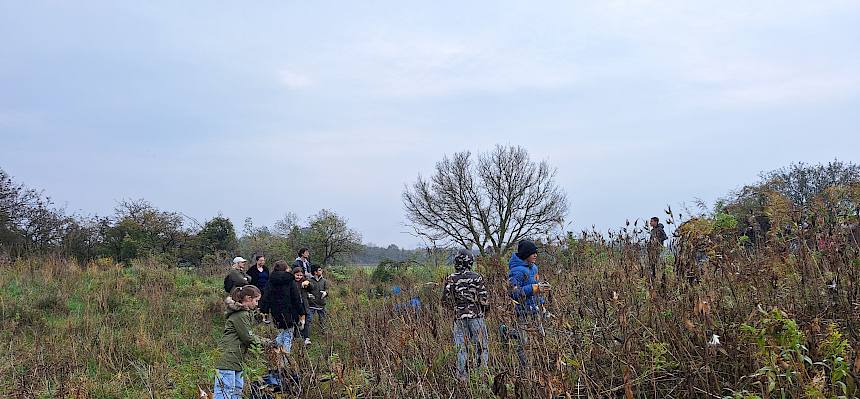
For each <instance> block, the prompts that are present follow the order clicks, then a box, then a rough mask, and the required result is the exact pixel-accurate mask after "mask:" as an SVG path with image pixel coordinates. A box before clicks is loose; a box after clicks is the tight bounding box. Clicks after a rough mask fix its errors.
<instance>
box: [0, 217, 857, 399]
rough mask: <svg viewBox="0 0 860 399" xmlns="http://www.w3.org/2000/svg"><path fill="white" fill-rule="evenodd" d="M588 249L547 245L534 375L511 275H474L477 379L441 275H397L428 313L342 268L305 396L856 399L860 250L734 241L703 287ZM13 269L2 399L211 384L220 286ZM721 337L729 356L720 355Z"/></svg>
mask: <svg viewBox="0 0 860 399" xmlns="http://www.w3.org/2000/svg"><path fill="white" fill-rule="evenodd" d="M593 237H594V236H588V235H586V236H584V237H578V239H576V240H567V239H565V240H563V241H560V242H556V243H553V244H551V245H548V246H546V247H545V252H544V253H543V254H542V255H541V256H542V257H541V261H540V262H539V263H541V271H542V276H543V278H544V279H545V280H547V281H549V282H551V283H552V284H553V287H554V291H553V292H552V294H551V295H550V296H549V298H548V299H549V302H548V306H547V309H548V310H549V311H550V312H551V313H552V314H553V317H550V318H549V319H548V320H547V321H546V323H545V326H546V335H543V336H541V335H539V334H533V335H532V336H531V347H530V348H529V356H530V359H531V361H532V367H531V368H530V369H528V370H523V369H521V368H520V367H519V366H517V361H516V356H515V355H514V351H513V348H512V347H511V346H510V345H509V344H508V343H505V342H502V341H501V339H500V335H499V333H498V326H499V324H500V323H505V324H507V325H513V324H515V318H514V317H513V314H512V304H511V302H510V299H508V297H507V295H506V287H505V278H506V270H507V267H506V265H500V264H498V263H494V262H492V261H483V262H482V263H481V264H480V265H479V266H478V269H479V271H481V272H483V273H484V274H485V275H486V277H487V281H488V284H489V288H490V290H491V297H492V310H491V312H490V314H489V315H488V319H487V323H488V327H489V329H490V332H491V344H490V350H491V358H490V372H489V373H488V374H486V375H485V374H481V373H478V372H475V373H473V375H472V378H471V380H470V383H469V384H468V385H460V384H458V383H456V382H455V379H454V378H453V373H452V369H453V366H454V357H455V356H454V351H453V346H452V344H451V342H452V334H451V317H450V314H449V313H448V312H447V311H446V310H445V309H443V308H442V307H441V306H440V304H439V293H438V291H439V287H438V286H437V285H434V283H438V282H439V281H440V280H441V278H442V277H443V276H444V275H445V274H446V273H447V272H448V271H447V270H446V269H434V268H433V267H430V266H427V267H415V268H412V269H411V270H409V271H407V272H406V273H405V274H403V275H401V276H399V277H398V278H399V280H400V283H401V284H403V286H404V287H406V289H407V291H409V292H411V293H417V294H419V295H420V296H421V299H422V302H423V307H422V310H421V312H419V313H417V314H415V313H412V312H398V311H395V308H394V305H395V303H402V302H406V301H407V295H403V296H400V297H391V296H388V295H378V292H387V291H388V287H387V286H384V287H380V286H379V284H377V283H374V282H372V281H371V280H370V277H369V276H368V274H367V273H364V272H349V271H348V270H347V271H343V272H342V273H343V274H342V275H340V277H341V278H342V279H340V280H339V281H335V282H333V285H334V286H335V288H334V289H333V290H331V291H332V295H331V304H330V306H329V329H328V331H327V332H326V333H325V334H324V335H322V336H319V335H317V336H315V337H314V344H313V345H311V346H310V347H308V348H307V349H306V350H305V349H304V348H301V349H299V350H298V351H297V352H295V353H294V355H293V361H294V362H295V363H296V364H298V367H300V368H301V369H302V370H304V371H303V372H302V373H301V377H302V383H303V386H304V387H305V390H304V394H303V396H304V397H309V398H330V397H364V398H370V397H409V398H443V397H444V398H451V397H468V396H473V397H491V396H493V395H499V396H506V397H594V398H597V397H601V398H602V397H628V398H630V397H637V398H646V397H647V398H672V397H674V398H692V397H697V398H699V397H702V398H704V397H724V396H730V397H731V396H736V397H756V396H758V397H762V398H767V397H782V396H785V397H801V396H809V397H836V396H838V395H846V396H848V397H851V396H853V395H856V393H857V391H856V383H855V376H856V375H857V372H858V371H860V369H858V368H860V360H858V357H857V348H858V343H860V340H858V335H857V326H858V324H857V323H858V306H860V302H858V293H860V292H858V290H860V288H858V286H857V281H858V280H857V272H858V270H860V263H858V262H860V261H858V256H857V245H856V242H853V241H851V240H849V239H844V240H842V241H840V242H838V243H836V246H835V247H833V248H829V249H827V250H824V251H819V250H818V249H814V248H810V246H809V245H806V244H804V245H802V246H798V245H794V246H793V247H786V248H782V249H779V248H778V247H767V248H760V249H758V250H751V249H742V248H740V247H737V248H735V247H736V245H735V244H734V243H731V245H728V244H727V246H723V247H722V248H721V250H722V251H721V252H720V257H713V258H712V259H711V260H709V261H707V262H705V263H703V264H700V265H698V266H697V269H696V270H695V276H696V277H697V281H696V280H691V279H690V278H688V273H687V272H688V271H684V272H678V271H676V270H675V268H680V267H682V265H687V264H689V262H687V263H685V262H682V260H681V259H679V260H678V261H673V260H672V259H667V260H666V263H665V264H663V265H662V266H661V273H660V274H659V276H658V278H657V279H656V281H653V282H652V281H650V280H649V279H648V278H647V277H643V272H642V270H643V266H644V265H643V260H642V256H641V253H640V252H641V251H639V250H638V248H639V246H638V244H639V243H638V242H637V239H636V237H638V235H637V234H621V235H619V236H615V238H614V239H613V240H612V241H606V240H603V239H600V238H593ZM834 248H835V249H834ZM2 267H3V271H4V272H3V273H2V274H0V289H1V290H2V291H0V316H1V317H2V334H3V337H2V338H3V340H4V341H3V342H8V345H4V347H3V349H2V351H0V356H2V360H3V361H2V364H0V376H2V378H0V381H2V384H3V385H2V387H0V395H2V396H3V397H14V398H36V397H75V398H115V397H116V398H119V397H135V398H137V397H176V398H190V397H196V395H197V392H198V387H204V388H208V387H210V386H211V382H210V379H211V373H212V368H213V367H212V366H213V364H214V361H215V359H216V357H217V348H216V346H217V345H216V342H217V339H218V337H219V336H220V330H221V326H222V324H223V316H222V315H221V310H222V304H221V299H222V293H221V289H220V284H221V281H220V277H219V276H211V277H210V276H208V275H204V274H200V273H199V272H195V271H182V270H167V269H165V268H162V267H159V266H158V265H155V264H148V263H141V264H137V265H135V266H133V267H131V268H120V267H115V266H113V265H111V264H110V263H107V262H102V263H93V264H90V265H87V266H86V267H80V266H78V265H76V264H75V263H73V262H66V261H62V260H31V261H26V260H22V261H18V262H16V263H14V264H11V265H4V266H2ZM330 277H332V274H330ZM833 281H836V282H837V284H836V286H835V288H828V285H832V283H833ZM428 283H429V284H428ZM774 309H779V310H780V311H779V312H777V311H774ZM783 316H784V317H783ZM256 328H257V330H258V333H260V334H262V335H266V336H270V337H273V336H274V334H275V331H274V330H272V329H271V328H270V327H267V326H263V325H260V326H258V327H256ZM714 335H719V341H720V344H719V345H709V341H711V340H712V339H713V336H714ZM842 343H844V344H845V345H847V347H846V346H844V345H841V344H842ZM840 357H841V359H838V358H840ZM840 362H841V363H840ZM843 363H844V364H843ZM258 365H259V363H258ZM838 370H845V371H846V375H841V376H840V375H838V373H837V371H838ZM843 386H844V388H843ZM747 395H748V396H747Z"/></svg>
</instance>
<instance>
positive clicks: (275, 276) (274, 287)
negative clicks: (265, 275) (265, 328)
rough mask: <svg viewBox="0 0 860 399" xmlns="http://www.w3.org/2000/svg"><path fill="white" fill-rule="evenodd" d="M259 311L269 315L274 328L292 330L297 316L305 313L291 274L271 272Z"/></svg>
mask: <svg viewBox="0 0 860 399" xmlns="http://www.w3.org/2000/svg"><path fill="white" fill-rule="evenodd" d="M260 310H261V311H262V312H263V313H269V314H271V315H272V319H273V320H274V321H275V326H277V327H278V328H280V329H287V328H293V326H294V325H295V324H296V322H298V320H299V316H303V315H305V314H306V313H307V311H306V310H305V305H304V303H302V298H301V293H300V292H299V289H298V287H297V286H296V283H295V278H294V277H293V275H292V273H289V272H285V271H274V272H272V274H271V275H270V276H269V283H268V285H266V289H265V291H264V292H263V298H262V300H261V303H260Z"/></svg>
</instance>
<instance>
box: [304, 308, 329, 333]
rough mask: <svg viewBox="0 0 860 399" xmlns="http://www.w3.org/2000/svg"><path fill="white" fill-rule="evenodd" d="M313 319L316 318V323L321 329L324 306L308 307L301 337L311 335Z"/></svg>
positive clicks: (323, 319) (323, 320)
mask: <svg viewBox="0 0 860 399" xmlns="http://www.w3.org/2000/svg"><path fill="white" fill-rule="evenodd" d="M314 319H317V321H316V323H317V324H318V325H319V326H320V329H322V326H323V322H325V308H319V309H317V308H308V315H307V316H305V328H303V329H302V338H305V339H307V338H310V337H311V323H312V322H313V320H314Z"/></svg>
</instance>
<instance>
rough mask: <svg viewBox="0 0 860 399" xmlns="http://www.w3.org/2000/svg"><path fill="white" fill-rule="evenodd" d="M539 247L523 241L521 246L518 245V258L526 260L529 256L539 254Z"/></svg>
mask: <svg viewBox="0 0 860 399" xmlns="http://www.w3.org/2000/svg"><path fill="white" fill-rule="evenodd" d="M537 249H538V248H537V245H535V243H533V242H531V241H529V240H522V241H520V244H519V245H517V258H520V259H522V260H526V258H528V257H529V256H532V255H534V254H536V253H537Z"/></svg>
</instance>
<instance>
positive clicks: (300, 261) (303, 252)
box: [293, 248, 311, 277]
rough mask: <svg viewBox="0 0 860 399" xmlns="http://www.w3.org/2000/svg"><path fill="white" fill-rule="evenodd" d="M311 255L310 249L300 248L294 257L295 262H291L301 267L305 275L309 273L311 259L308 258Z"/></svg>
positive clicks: (294, 265)
mask: <svg viewBox="0 0 860 399" xmlns="http://www.w3.org/2000/svg"><path fill="white" fill-rule="evenodd" d="M310 256H311V251H309V250H308V249H307V248H302V249H300V250H299V253H298V257H296V261H295V263H293V267H297V266H298V267H301V268H302V271H303V272H304V273H305V275H306V276H308V277H309V276H310V275H311V261H310V260H309V259H310Z"/></svg>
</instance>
